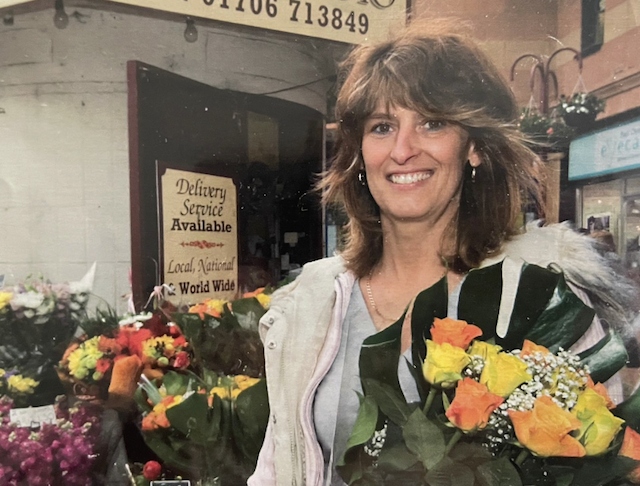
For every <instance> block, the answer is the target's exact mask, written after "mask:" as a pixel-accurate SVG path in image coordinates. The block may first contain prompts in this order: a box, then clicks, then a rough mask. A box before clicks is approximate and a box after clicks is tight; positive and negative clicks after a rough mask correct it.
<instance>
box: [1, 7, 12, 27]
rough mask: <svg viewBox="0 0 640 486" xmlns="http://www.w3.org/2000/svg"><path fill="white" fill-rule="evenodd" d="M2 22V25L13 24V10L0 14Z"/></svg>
mask: <svg viewBox="0 0 640 486" xmlns="http://www.w3.org/2000/svg"><path fill="white" fill-rule="evenodd" d="M2 23H3V24H4V25H13V10H9V11H8V12H5V14H4V15H3V16H2Z"/></svg>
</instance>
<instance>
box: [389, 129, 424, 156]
mask: <svg viewBox="0 0 640 486" xmlns="http://www.w3.org/2000/svg"><path fill="white" fill-rule="evenodd" d="M396 133H397V135H396V138H395V140H394V144H393V148H392V150H391V158H392V159H393V160H394V161H395V162H396V163H397V164H404V163H406V162H407V161H409V160H410V159H411V158H412V157H413V156H414V155H416V154H417V153H418V144H417V139H416V137H417V136H418V134H417V133H416V131H415V130H414V129H413V128H409V127H401V128H400V129H399V130H398V131H397V132H396Z"/></svg>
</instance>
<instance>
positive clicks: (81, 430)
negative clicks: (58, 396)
mask: <svg viewBox="0 0 640 486" xmlns="http://www.w3.org/2000/svg"><path fill="white" fill-rule="evenodd" d="M12 407H13V402H12V401H11V399H9V398H7V397H2V398H0V484H3V485H7V486H22V485H29V486H48V485H51V486H56V485H60V486H62V485H65V486H67V485H70V486H89V485H91V484H93V479H92V472H93V468H94V465H95V464H96V460H97V458H98V449H97V444H98V443H99V440H98V439H99V434H100V425H99V424H100V416H99V413H98V409H97V408H96V407H93V406H91V405H83V406H79V407H73V408H66V407H65V406H64V404H63V403H61V402H58V403H56V404H55V410H56V417H57V423H55V424H42V426H40V427H38V428H35V429H32V428H30V427H19V426H18V425H16V424H14V423H11V422H10V419H9V413H10V410H11V408H12Z"/></svg>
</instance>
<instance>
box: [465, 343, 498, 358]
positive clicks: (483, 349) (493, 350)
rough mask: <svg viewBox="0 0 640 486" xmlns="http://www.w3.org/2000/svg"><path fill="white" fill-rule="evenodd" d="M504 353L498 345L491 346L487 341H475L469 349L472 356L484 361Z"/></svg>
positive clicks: (468, 351)
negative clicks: (501, 352)
mask: <svg viewBox="0 0 640 486" xmlns="http://www.w3.org/2000/svg"><path fill="white" fill-rule="evenodd" d="M500 351H502V347H501V346H498V345H497V344H489V343H488V342H486V341H473V343H472V344H471V347H470V348H469V349H467V353H468V354H469V355H470V356H480V357H481V358H482V359H483V360H484V361H486V360H487V358H488V357H489V356H497V354H498V353H499V352H500Z"/></svg>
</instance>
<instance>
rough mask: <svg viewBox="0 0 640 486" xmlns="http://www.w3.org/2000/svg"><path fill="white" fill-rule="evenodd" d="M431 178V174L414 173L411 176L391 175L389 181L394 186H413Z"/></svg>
mask: <svg viewBox="0 0 640 486" xmlns="http://www.w3.org/2000/svg"><path fill="white" fill-rule="evenodd" d="M429 177H431V172H414V173H413V174H393V175H391V177H389V179H391V182H393V183H394V184H414V183H416V182H420V181H423V180H425V179H428V178H429Z"/></svg>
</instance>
